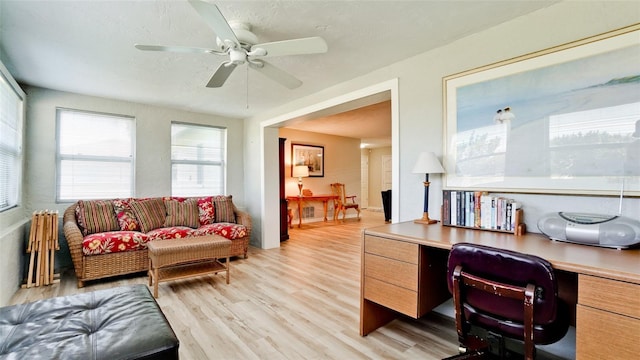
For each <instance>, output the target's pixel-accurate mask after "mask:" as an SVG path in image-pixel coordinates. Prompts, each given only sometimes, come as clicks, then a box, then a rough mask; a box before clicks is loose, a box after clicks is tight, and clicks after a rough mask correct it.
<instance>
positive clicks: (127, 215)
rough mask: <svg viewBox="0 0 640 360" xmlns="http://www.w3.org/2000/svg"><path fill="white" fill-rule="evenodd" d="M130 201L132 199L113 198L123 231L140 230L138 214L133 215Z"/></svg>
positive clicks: (114, 208)
mask: <svg viewBox="0 0 640 360" xmlns="http://www.w3.org/2000/svg"><path fill="white" fill-rule="evenodd" d="M129 202H131V199H115V200H113V210H114V211H115V213H116V217H117V218H118V225H120V230H122V231H140V224H139V223H138V219H136V216H135V215H133V211H132V210H131V206H130V205H129Z"/></svg>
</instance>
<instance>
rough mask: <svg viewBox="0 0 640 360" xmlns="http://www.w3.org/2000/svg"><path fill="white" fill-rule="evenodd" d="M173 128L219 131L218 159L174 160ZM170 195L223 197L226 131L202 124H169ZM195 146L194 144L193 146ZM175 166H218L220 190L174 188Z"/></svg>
mask: <svg viewBox="0 0 640 360" xmlns="http://www.w3.org/2000/svg"><path fill="white" fill-rule="evenodd" d="M174 126H180V127H186V128H192V129H193V130H195V131H197V130H198V129H215V130H218V131H220V133H219V134H220V137H221V138H220V141H221V143H222V144H221V155H220V158H219V159H215V160H194V159H184V158H176V157H175V156H176V155H175V152H174V140H173V132H174ZM171 134H172V135H171V195H173V196H206V195H224V194H225V193H226V186H227V184H226V183H227V182H226V174H227V167H226V164H227V161H226V160H227V159H226V157H227V129H226V128H224V127H219V126H211V125H202V124H193V123H184V122H177V121H172V122H171ZM194 146H195V144H194ZM176 165H197V166H218V167H219V168H220V178H219V179H218V181H220V184H221V186H220V189H219V191H215V190H211V189H207V188H203V189H202V191H200V192H197V193H196V192H184V189H183V188H178V187H176V184H175V181H174V180H175V179H176V177H177V175H176V172H177V170H176Z"/></svg>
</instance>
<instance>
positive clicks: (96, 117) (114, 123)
mask: <svg viewBox="0 0 640 360" xmlns="http://www.w3.org/2000/svg"><path fill="white" fill-rule="evenodd" d="M60 120H61V121H60V134H61V135H62V136H64V141H61V142H60V154H73V155H98V156H110V157H120V156H123V157H129V156H132V153H133V151H132V141H131V134H132V131H133V121H132V120H131V119H130V118H117V117H114V116H109V115H102V114H93V113H81V112H77V111H68V110H65V111H63V112H61V114H60Z"/></svg>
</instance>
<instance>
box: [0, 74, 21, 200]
mask: <svg viewBox="0 0 640 360" xmlns="http://www.w3.org/2000/svg"><path fill="white" fill-rule="evenodd" d="M0 90H1V91H2V92H1V93H0V121H2V122H4V123H5V125H2V124H0V127H2V128H4V130H8V131H2V134H0V136H7V139H5V140H7V141H2V139H0V153H2V154H4V155H8V156H6V157H5V160H6V164H5V166H6V169H0V170H2V171H0V176H2V179H1V180H0V212H4V211H6V210H9V209H12V208H15V207H17V206H20V204H21V203H22V176H23V171H24V166H23V163H24V158H23V156H24V153H23V140H24V130H23V129H24V118H25V100H26V95H25V93H24V91H22V89H20V86H19V85H18V83H17V82H16V81H15V80H14V79H13V77H12V76H11V74H10V73H9V70H7V68H5V67H4V65H3V64H2V62H0ZM5 95H7V96H8V97H15V99H10V98H7V101H6V102H7V103H5V100H4V99H5ZM8 100H16V101H17V104H16V103H13V101H12V102H11V103H13V104H12V105H17V109H14V110H15V118H9V117H14V116H13V115H14V114H12V113H11V112H12V111H11V109H9V105H10V104H11V103H10V102H9V101H8ZM3 119H4V120H3ZM5 126H6V127H5ZM12 140H14V141H12ZM3 157H4V156H3Z"/></svg>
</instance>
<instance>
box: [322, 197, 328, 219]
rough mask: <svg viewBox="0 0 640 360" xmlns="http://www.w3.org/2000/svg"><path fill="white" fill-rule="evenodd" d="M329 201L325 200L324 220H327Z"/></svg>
mask: <svg viewBox="0 0 640 360" xmlns="http://www.w3.org/2000/svg"><path fill="white" fill-rule="evenodd" d="M328 202H329V201H328V200H325V201H323V203H324V204H323V205H324V221H327V203H328Z"/></svg>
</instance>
